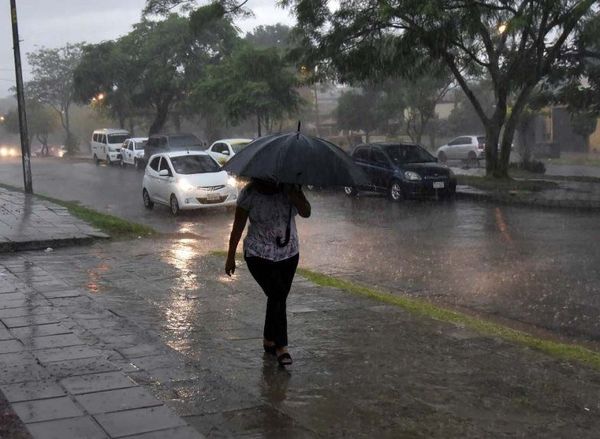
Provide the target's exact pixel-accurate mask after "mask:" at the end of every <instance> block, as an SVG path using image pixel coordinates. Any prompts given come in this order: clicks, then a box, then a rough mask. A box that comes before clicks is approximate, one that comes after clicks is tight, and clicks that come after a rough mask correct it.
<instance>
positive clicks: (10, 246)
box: [0, 233, 110, 253]
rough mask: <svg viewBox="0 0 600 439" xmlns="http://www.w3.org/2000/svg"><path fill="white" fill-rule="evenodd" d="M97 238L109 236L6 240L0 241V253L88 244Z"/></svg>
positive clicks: (107, 237) (101, 234) (108, 237)
mask: <svg viewBox="0 0 600 439" xmlns="http://www.w3.org/2000/svg"><path fill="white" fill-rule="evenodd" d="M99 239H110V236H108V235H105V234H103V233H98V234H94V235H88V236H82V237H72V238H60V239H42V240H36V241H8V242H0V253H15V252H19V251H29V250H46V249H47V248H53V249H54V248H62V247H72V246H82V245H90V244H93V243H94V242H95V241H97V240H99Z"/></svg>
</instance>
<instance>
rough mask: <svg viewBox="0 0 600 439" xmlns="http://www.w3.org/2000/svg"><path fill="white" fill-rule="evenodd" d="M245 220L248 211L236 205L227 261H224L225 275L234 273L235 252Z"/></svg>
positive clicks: (246, 219)
mask: <svg viewBox="0 0 600 439" xmlns="http://www.w3.org/2000/svg"><path fill="white" fill-rule="evenodd" d="M246 221H248V212H247V211H246V210H244V209H242V208H241V207H236V209H235V219H234V220H233V227H232V228H231V236H230V237H229V250H228V252H227V261H226V262H225V273H227V276H231V275H232V274H233V273H235V252H236V250H237V246H238V244H239V242H240V239H241V238H242V233H243V232H244V227H246Z"/></svg>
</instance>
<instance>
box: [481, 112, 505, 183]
mask: <svg viewBox="0 0 600 439" xmlns="http://www.w3.org/2000/svg"><path fill="white" fill-rule="evenodd" d="M501 127H502V124H501V123H498V122H497V121H495V120H494V119H492V120H491V121H489V123H487V124H486V125H485V173H486V175H488V176H494V177H500V176H499V175H497V163H498V143H499V140H500V129H501Z"/></svg>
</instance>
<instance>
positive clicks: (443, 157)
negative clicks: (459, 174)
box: [438, 151, 448, 163]
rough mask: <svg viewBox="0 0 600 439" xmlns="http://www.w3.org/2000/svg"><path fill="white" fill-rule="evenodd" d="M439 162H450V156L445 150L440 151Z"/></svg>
mask: <svg viewBox="0 0 600 439" xmlns="http://www.w3.org/2000/svg"><path fill="white" fill-rule="evenodd" d="M438 162H440V163H447V162H448V156H447V155H446V153H445V152H444V151H440V152H438Z"/></svg>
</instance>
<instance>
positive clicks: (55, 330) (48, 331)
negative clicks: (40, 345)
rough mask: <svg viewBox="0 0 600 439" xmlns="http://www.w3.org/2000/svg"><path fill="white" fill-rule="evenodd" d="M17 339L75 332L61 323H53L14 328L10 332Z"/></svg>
mask: <svg viewBox="0 0 600 439" xmlns="http://www.w3.org/2000/svg"><path fill="white" fill-rule="evenodd" d="M10 332H12V333H13V335H14V336H15V337H16V338H19V339H21V340H24V339H31V338H34V337H45V336H47V335H58V334H68V333H71V332H73V331H71V329H69V328H67V327H66V326H64V325H61V324H60V323H51V324H48V325H34V326H24V327H22V328H13V329H11V330H10Z"/></svg>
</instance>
